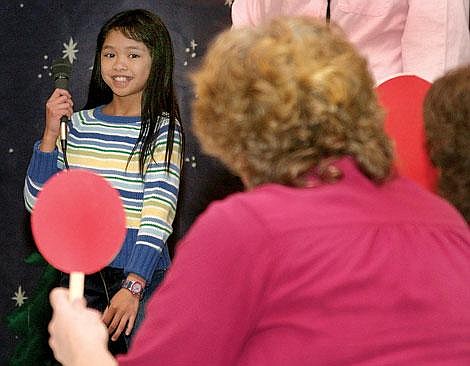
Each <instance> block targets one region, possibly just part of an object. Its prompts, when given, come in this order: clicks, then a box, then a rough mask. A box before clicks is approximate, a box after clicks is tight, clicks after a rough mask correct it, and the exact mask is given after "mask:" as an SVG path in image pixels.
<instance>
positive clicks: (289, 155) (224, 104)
mask: <svg viewBox="0 0 470 366" xmlns="http://www.w3.org/2000/svg"><path fill="white" fill-rule="evenodd" d="M193 81H194V84H195V91H196V96H197V97H196V99H195V101H194V103H193V112H194V121H193V129H194V132H195V134H196V136H197V137H198V139H199V141H200V143H201V145H202V148H203V150H204V151H205V152H206V153H208V154H210V155H212V156H214V157H216V158H218V159H220V160H221V161H222V162H224V163H225V164H226V165H227V166H228V167H229V168H230V169H231V170H232V171H234V172H235V173H236V174H238V175H239V176H241V177H242V178H243V179H244V182H245V184H246V185H247V187H248V188H249V187H253V186H256V185H259V184H263V183H270V182H273V183H280V184H285V185H291V186H302V185H304V184H305V177H306V175H307V173H308V172H309V171H311V170H312V169H313V168H317V167H319V166H321V164H322V163H323V162H325V161H328V160H329V159H330V158H337V157H340V156H345V155H349V156H352V157H353V158H354V159H355V161H356V163H357V164H358V166H359V168H360V169H361V170H362V171H363V172H364V173H365V174H366V175H367V176H368V177H369V178H370V179H371V180H372V181H374V182H382V181H384V180H385V179H386V178H387V177H388V176H389V174H390V171H391V169H392V168H391V166H392V158H393V157H392V155H393V154H392V148H391V144H390V141H389V139H388V138H387V136H386V135H385V133H384V131H383V113H382V110H381V109H380V108H379V106H378V103H377V98H376V95H375V92H374V89H373V81H372V79H371V77H370V75H369V73H368V71H367V65H366V61H365V60H364V59H363V58H362V57H361V56H359V55H358V53H357V52H356V51H355V49H354V48H353V47H352V46H351V45H350V44H349V43H348V42H347V41H346V40H345V39H344V37H343V35H342V34H340V33H339V30H336V29H331V28H330V27H328V26H327V25H325V24H322V23H320V22H318V21H315V20H313V19H311V18H280V19H277V20H274V21H271V22H270V23H268V24H266V25H264V26H260V27H257V28H242V29H236V30H228V31H225V32H223V33H222V34H221V35H219V36H218V37H217V38H216V40H215V41H214V42H213V44H212V45H211V47H210V48H209V50H208V52H207V54H206V56H205V58H204V60H203V63H202V67H201V68H200V70H199V71H198V72H196V73H195V74H194V75H193Z"/></svg>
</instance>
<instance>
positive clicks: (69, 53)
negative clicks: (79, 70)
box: [62, 37, 78, 64]
mask: <svg viewBox="0 0 470 366" xmlns="http://www.w3.org/2000/svg"><path fill="white" fill-rule="evenodd" d="M62 45H63V46H64V48H65V49H64V50H62V53H63V54H64V55H63V56H62V57H63V58H67V57H68V59H69V61H70V63H71V64H73V61H74V60H76V59H77V56H75V54H76V53H77V52H78V50H77V49H76V47H77V42H74V41H73V39H72V37H70V40H69V43H68V44H67V43H62Z"/></svg>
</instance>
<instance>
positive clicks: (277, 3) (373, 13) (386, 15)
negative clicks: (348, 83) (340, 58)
mask: <svg viewBox="0 0 470 366" xmlns="http://www.w3.org/2000/svg"><path fill="white" fill-rule="evenodd" d="M328 3H330V4H329V8H330V9H329V13H330V17H331V21H333V22H334V23H336V24H337V25H339V26H340V27H341V28H342V29H343V31H344V32H345V33H346V35H347V36H348V38H349V40H350V41H351V42H353V43H354V44H355V45H356V47H357V48H358V50H359V51H360V52H361V53H362V54H363V55H364V56H366V58H367V59H368V62H369V67H370V69H371V71H372V73H373V75H374V77H375V80H376V81H377V82H381V81H382V80H385V79H387V78H389V77H390V76H392V75H395V74H399V73H406V74H413V75H417V76H419V77H421V78H423V79H425V80H427V81H431V82H432V81H433V80H434V79H436V78H437V77H439V76H441V75H442V74H444V72H445V71H447V70H449V69H452V68H454V67H456V66H458V65H462V64H466V63H469V62H470V35H469V0H426V1H423V0H380V1H371V0H331V2H330V1H328V0H323V1H321V0H235V1H234V3H233V5H232V22H233V26H234V27H241V26H246V25H249V26H255V25H258V24H260V23H262V22H263V21H266V20H269V19H272V18H275V17H278V16H281V15H310V16H314V17H318V18H322V19H325V18H326V16H327V12H328V11H327V8H328Z"/></svg>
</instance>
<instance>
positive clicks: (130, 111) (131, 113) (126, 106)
mask: <svg viewBox="0 0 470 366" xmlns="http://www.w3.org/2000/svg"><path fill="white" fill-rule="evenodd" d="M103 113H104V114H107V115H110V116H128V117H139V116H140V115H141V103H140V98H138V99H137V98H132V99H131V100H130V98H119V97H117V96H114V97H113V100H112V101H111V103H109V104H107V105H105V106H104V107H103Z"/></svg>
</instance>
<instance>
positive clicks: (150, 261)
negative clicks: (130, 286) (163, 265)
mask: <svg viewBox="0 0 470 366" xmlns="http://www.w3.org/2000/svg"><path fill="white" fill-rule="evenodd" d="M137 247H138V248H134V250H133V251H132V255H131V257H130V259H129V261H128V262H127V265H126V267H125V268H124V272H125V273H126V275H127V274H128V273H135V274H136V275H139V276H141V277H143V278H145V281H146V282H147V283H150V281H151V279H152V276H153V272H154V271H155V268H156V266H157V262H158V260H159V259H160V256H161V254H162V252H161V251H157V250H156V249H155V248H152V247H149V246H147V245H137Z"/></svg>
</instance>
